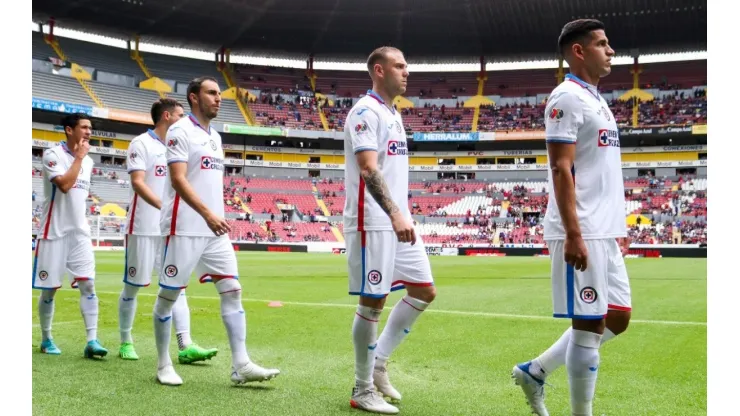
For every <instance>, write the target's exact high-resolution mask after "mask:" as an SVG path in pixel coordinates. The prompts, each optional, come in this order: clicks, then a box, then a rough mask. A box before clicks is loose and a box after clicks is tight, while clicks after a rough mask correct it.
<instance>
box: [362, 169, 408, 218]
mask: <svg viewBox="0 0 740 416" xmlns="http://www.w3.org/2000/svg"><path fill="white" fill-rule="evenodd" d="M362 179H364V180H365V186H366V187H367V191H368V192H370V195H372V197H373V198H374V199H375V201H376V202H377V203H378V205H380V207H381V208H382V209H383V211H385V213H386V214H388V216H389V217H390V216H391V215H393V214H395V213H396V212H398V211H400V210H399V209H398V206H397V205H396V204H395V203H394V202H393V199H392V198H391V192H390V191H389V190H388V185H387V184H386V183H385V180H384V179H383V175H381V174H380V171H379V170H377V169H375V170H371V171H368V172H363V173H362Z"/></svg>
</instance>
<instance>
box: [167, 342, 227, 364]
mask: <svg viewBox="0 0 740 416" xmlns="http://www.w3.org/2000/svg"><path fill="white" fill-rule="evenodd" d="M216 354H218V349H217V348H208V349H206V348H202V347H199V346H198V345H196V344H190V345H188V346H187V348H185V349H184V350H181V351H180V352H179V353H178V354H177V361H179V362H180V364H192V363H194V362H197V361H205V360H210V359H211V358H213V357H215V356H216Z"/></svg>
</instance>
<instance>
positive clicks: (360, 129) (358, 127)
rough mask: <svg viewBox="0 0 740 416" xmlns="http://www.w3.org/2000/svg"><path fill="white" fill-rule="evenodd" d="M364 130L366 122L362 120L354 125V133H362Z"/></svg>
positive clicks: (365, 130) (365, 129)
mask: <svg viewBox="0 0 740 416" xmlns="http://www.w3.org/2000/svg"><path fill="white" fill-rule="evenodd" d="M365 132H367V123H365V122H364V121H363V122H362V123H360V124H358V125H356V126H355V133H357V134H363V133H365Z"/></svg>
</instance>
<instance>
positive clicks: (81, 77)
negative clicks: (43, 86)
mask: <svg viewBox="0 0 740 416" xmlns="http://www.w3.org/2000/svg"><path fill="white" fill-rule="evenodd" d="M44 41H45V42H46V43H47V44H48V45H49V46H51V48H52V49H54V52H55V53H56V54H57V56H58V57H59V59H61V60H63V61H65V62H69V60H68V59H67V56H66V55H65V54H64V51H63V50H62V47H61V46H60V45H59V41H57V40H56V39H55V38H51V37H50V36H48V35H46V36H44ZM71 64H72V68H71V69H72V77H73V78H74V79H76V80H77V82H79V83H80V86H81V87H82V89H84V90H85V92H86V93H87V95H89V96H90V98H91V99H92V100H93V102H94V103H95V105H97V106H98V107H100V108H106V106H105V103H104V102H103V101H102V100H101V99H100V98H99V97H98V96H97V95H96V94H95V91H93V89H92V87H91V86H90V85H89V84H88V83H87V81H88V80H91V79H92V75H90V73H89V72H87V71H85V70H84V69H83V68H82V67H81V66H79V65H77V64H76V63H74V62H71Z"/></svg>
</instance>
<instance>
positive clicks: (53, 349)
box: [41, 339, 62, 355]
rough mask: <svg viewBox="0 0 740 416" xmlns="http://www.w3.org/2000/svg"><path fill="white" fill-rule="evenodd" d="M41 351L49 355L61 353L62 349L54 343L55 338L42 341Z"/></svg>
mask: <svg viewBox="0 0 740 416" xmlns="http://www.w3.org/2000/svg"><path fill="white" fill-rule="evenodd" d="M41 352H42V353H44V354H49V355H60V354H61V353H62V350H60V349H59V347H57V346H56V344H54V340H53V339H47V340H44V341H41Z"/></svg>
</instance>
